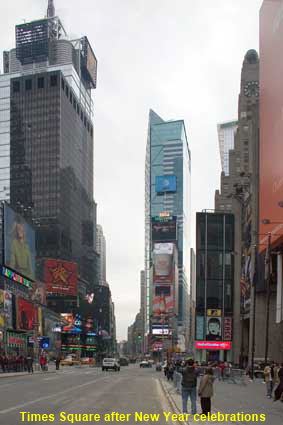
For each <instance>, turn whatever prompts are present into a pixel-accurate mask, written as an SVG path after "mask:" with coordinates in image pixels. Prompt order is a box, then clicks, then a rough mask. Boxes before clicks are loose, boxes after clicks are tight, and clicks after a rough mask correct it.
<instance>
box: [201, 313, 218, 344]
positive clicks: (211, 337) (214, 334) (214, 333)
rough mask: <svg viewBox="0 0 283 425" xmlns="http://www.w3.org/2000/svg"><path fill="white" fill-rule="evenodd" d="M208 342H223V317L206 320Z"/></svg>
mask: <svg viewBox="0 0 283 425" xmlns="http://www.w3.org/2000/svg"><path fill="white" fill-rule="evenodd" d="M205 339H206V341H221V339H222V332H221V317H207V318H206V337H205Z"/></svg>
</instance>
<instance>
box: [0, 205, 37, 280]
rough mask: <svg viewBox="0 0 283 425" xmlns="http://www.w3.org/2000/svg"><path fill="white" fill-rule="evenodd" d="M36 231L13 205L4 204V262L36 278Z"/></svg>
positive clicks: (24, 274) (15, 269)
mask: <svg viewBox="0 0 283 425" xmlns="http://www.w3.org/2000/svg"><path fill="white" fill-rule="evenodd" d="M35 256H36V253H35V232H34V230H33V228H32V227H31V226H30V225H29V224H28V223H27V222H26V221H25V220H24V219H23V217H22V216H21V215H19V214H17V213H16V212H15V211H14V210H13V209H12V208H11V207H9V206H8V205H7V204H4V264H5V265H6V266H7V267H10V268H11V269H12V270H14V271H15V272H17V273H19V274H20V275H21V276H25V277H27V278H28V279H31V280H34V276H35Z"/></svg>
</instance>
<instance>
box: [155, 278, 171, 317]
mask: <svg viewBox="0 0 283 425" xmlns="http://www.w3.org/2000/svg"><path fill="white" fill-rule="evenodd" d="M174 306H175V302H174V286H173V285H167V286H165V287H164V286H154V287H153V302H152V313H153V316H154V317H158V316H162V315H168V314H170V313H173V312H174Z"/></svg>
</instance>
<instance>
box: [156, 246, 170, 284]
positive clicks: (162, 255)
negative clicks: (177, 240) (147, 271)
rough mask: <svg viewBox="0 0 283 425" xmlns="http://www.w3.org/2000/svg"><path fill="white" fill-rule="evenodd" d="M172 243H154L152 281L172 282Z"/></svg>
mask: <svg viewBox="0 0 283 425" xmlns="http://www.w3.org/2000/svg"><path fill="white" fill-rule="evenodd" d="M173 250H174V245H173V243H155V244H154V249H153V269H154V270H153V282H154V283H162V282H163V283H172V281H173V252H174V251H173Z"/></svg>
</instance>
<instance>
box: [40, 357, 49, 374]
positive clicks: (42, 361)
mask: <svg viewBox="0 0 283 425" xmlns="http://www.w3.org/2000/svg"><path fill="white" fill-rule="evenodd" d="M39 364H40V367H41V370H42V371H43V372H44V371H45V370H46V367H47V366H46V365H47V358H46V355H45V354H41V356H40V358H39Z"/></svg>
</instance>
